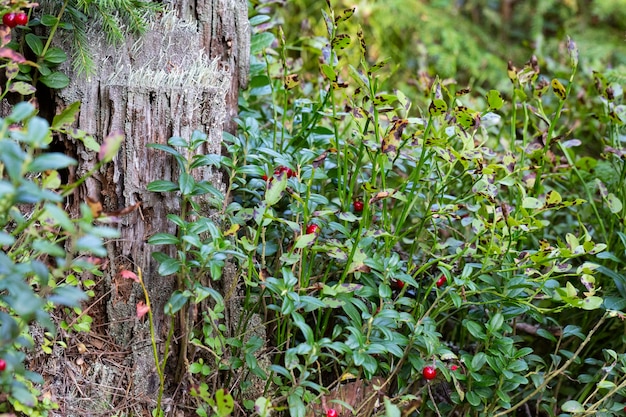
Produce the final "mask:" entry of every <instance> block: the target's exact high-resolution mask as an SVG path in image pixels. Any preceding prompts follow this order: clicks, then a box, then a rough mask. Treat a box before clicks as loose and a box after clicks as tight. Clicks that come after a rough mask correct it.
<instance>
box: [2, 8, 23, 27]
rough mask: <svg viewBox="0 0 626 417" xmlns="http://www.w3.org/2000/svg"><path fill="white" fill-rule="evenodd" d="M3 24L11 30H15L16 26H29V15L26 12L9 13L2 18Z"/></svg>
mask: <svg viewBox="0 0 626 417" xmlns="http://www.w3.org/2000/svg"><path fill="white" fill-rule="evenodd" d="M2 23H4V24H5V25H7V26H8V27H10V28H14V27H16V26H26V24H28V15H27V14H26V13H24V12H19V13H7V14H5V15H4V16H2Z"/></svg>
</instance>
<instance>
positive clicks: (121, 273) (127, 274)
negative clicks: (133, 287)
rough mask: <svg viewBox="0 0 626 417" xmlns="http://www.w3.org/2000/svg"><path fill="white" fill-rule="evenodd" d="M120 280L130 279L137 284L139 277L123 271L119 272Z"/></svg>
mask: <svg viewBox="0 0 626 417" xmlns="http://www.w3.org/2000/svg"><path fill="white" fill-rule="evenodd" d="M120 276H121V277H122V278H127V279H132V280H133V281H135V282H139V277H138V276H137V274H135V273H134V272H133V271H128V270H126V269H125V270H123V271H122V272H120Z"/></svg>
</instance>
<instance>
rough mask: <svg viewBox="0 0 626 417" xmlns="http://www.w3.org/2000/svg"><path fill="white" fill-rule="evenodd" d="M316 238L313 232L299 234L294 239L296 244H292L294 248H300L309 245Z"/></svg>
mask: <svg viewBox="0 0 626 417" xmlns="http://www.w3.org/2000/svg"><path fill="white" fill-rule="evenodd" d="M316 238H317V235H316V234H315V233H308V234H305V235H301V236H299V237H298V239H296V244H295V245H294V248H295V249H302V248H305V247H307V246H309V245H310V244H311V243H313V241H314V240H315V239H316Z"/></svg>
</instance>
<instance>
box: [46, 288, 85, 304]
mask: <svg viewBox="0 0 626 417" xmlns="http://www.w3.org/2000/svg"><path fill="white" fill-rule="evenodd" d="M85 300H87V295H86V294H85V293H84V292H83V291H82V290H80V289H78V288H76V287H71V286H69V285H64V286H62V287H57V288H56V289H55V290H54V293H53V295H51V296H50V297H48V301H51V302H53V303H54V304H57V305H62V306H67V307H75V306H79V305H80V303H81V301H85Z"/></svg>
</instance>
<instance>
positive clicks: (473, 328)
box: [463, 320, 487, 340]
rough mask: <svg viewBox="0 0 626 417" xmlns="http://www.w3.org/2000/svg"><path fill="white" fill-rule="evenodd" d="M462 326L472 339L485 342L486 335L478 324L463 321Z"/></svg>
mask: <svg viewBox="0 0 626 417" xmlns="http://www.w3.org/2000/svg"><path fill="white" fill-rule="evenodd" d="M463 325H464V326H465V328H466V329H467V331H468V332H470V334H471V335H472V336H474V338H476V339H478V340H485V339H486V338H487V335H486V334H485V331H484V330H483V326H482V325H480V324H479V323H476V322H475V321H472V320H464V321H463Z"/></svg>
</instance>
